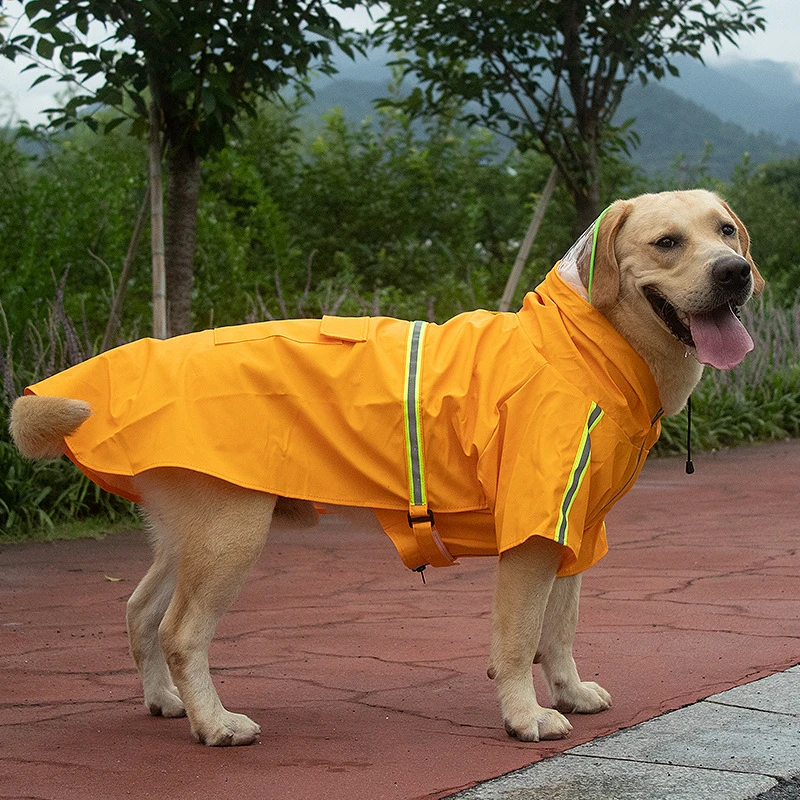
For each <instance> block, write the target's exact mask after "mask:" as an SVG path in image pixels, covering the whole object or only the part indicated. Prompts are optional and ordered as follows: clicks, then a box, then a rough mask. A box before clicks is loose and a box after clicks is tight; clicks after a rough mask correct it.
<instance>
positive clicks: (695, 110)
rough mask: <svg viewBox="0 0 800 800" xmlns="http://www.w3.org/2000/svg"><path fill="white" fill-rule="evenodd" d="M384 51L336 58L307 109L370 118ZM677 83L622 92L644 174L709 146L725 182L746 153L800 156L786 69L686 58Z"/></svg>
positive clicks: (798, 113)
mask: <svg viewBox="0 0 800 800" xmlns="http://www.w3.org/2000/svg"><path fill="white" fill-rule="evenodd" d="M388 60H389V56H388V54H386V53H380V52H378V53H375V54H371V57H370V59H368V60H365V59H363V58H359V59H358V60H356V61H355V62H353V61H350V60H349V59H347V60H344V59H343V60H341V61H340V62H339V64H338V66H339V68H340V72H339V74H338V75H337V76H336V77H334V78H332V79H331V78H324V79H319V80H318V81H315V82H314V84H313V86H314V90H315V95H316V96H315V98H314V99H313V101H312V102H311V104H310V105H309V107H308V109H307V114H308V115H309V117H312V118H314V117H316V118H318V117H319V116H320V115H321V114H322V113H324V112H325V111H327V110H328V109H330V108H334V107H341V108H342V110H343V112H344V114H345V116H346V117H347V118H348V119H350V120H352V121H360V120H362V119H364V117H366V116H368V115H369V114H372V113H374V107H373V101H374V100H375V99H376V98H379V97H385V96H386V95H387V87H388V85H389V82H390V80H391V72H390V69H389V68H388V67H387V65H386V62H387V61H388ZM677 66H678V68H679V70H680V77H678V78H675V77H670V78H669V79H668V80H664V81H661V82H650V83H648V84H647V85H646V86H641V85H640V84H639V83H638V82H636V83H633V84H632V85H631V86H630V87H629V88H628V90H627V92H626V94H625V97H624V99H623V103H622V105H621V107H620V109H619V112H618V114H617V117H616V120H617V122H619V123H621V122H623V121H625V120H626V119H629V118H635V120H636V122H635V123H634V126H633V128H634V130H635V131H636V133H637V134H638V135H639V137H640V140H641V143H640V145H639V147H638V148H637V149H636V150H634V151H633V152H632V160H633V162H634V163H636V164H637V165H639V166H641V167H642V168H643V169H644V170H645V171H647V172H648V173H651V174H652V173H654V172H664V171H666V170H668V169H669V168H670V166H671V165H672V164H673V163H674V162H675V160H676V159H678V158H679V157H681V156H683V157H684V158H685V161H686V163H687V164H688V165H691V166H696V165H697V164H698V163H699V161H700V159H701V157H702V156H703V152H704V150H705V148H706V143H708V144H709V145H710V146H711V155H710V157H709V159H708V163H707V168H708V170H709V172H710V173H711V174H712V175H715V176H717V177H721V178H726V179H727V178H729V177H730V175H731V172H732V170H733V169H734V167H735V166H736V165H737V164H739V163H740V162H741V159H742V156H743V154H744V153H748V154H749V156H750V159H751V161H752V162H754V163H762V162H764V161H767V160H770V159H774V158H783V157H790V156H795V155H798V154H800V82H799V81H798V75H797V72H796V70H795V69H794V68H793V67H792V65H790V64H779V63H777V62H773V61H735V62H730V63H725V64H721V65H717V66H714V67H709V66H704V65H702V64H700V63H699V62H697V61H694V60H692V59H689V58H685V59H681V60H679V61H677Z"/></svg>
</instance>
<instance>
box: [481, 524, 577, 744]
mask: <svg viewBox="0 0 800 800" xmlns="http://www.w3.org/2000/svg"><path fill="white" fill-rule="evenodd" d="M560 551H561V546H560V545H558V544H556V543H555V542H551V541H549V540H548V539H544V538H542V537H540V536H532V537H531V538H530V539H528V541H527V542H525V543H524V544H521V545H519V546H518V547H515V548H513V549H512V550H508V551H507V552H505V553H503V555H502V556H501V558H500V565H499V569H498V576H497V593H496V595H495V604H494V617H493V626H492V649H491V656H490V665H489V677H490V678H494V679H495V680H496V681H497V691H498V695H499V697H500V708H501V710H502V713H503V722H504V724H505V728H506V731H507V732H508V734H509V735H510V736H515V737H516V738H517V739H520V740H522V741H525V742H538V741H539V740H540V739H562V738H563V737H565V736H566V735H567V734H568V733H569V732H570V730H572V726H571V725H570V724H569V722H568V721H567V720H566V718H565V717H563V716H562V715H561V714H559V713H558V711H555V710H554V709H552V708H542V707H541V706H540V705H539V703H538V701H537V699H536V690H535V689H534V688H533V675H532V669H533V660H534V657H535V655H536V652H537V649H538V646H539V638H540V636H541V633H542V625H543V623H544V616H545V610H546V608H547V601H548V598H549V596H550V590H551V588H552V586H553V581H554V580H555V577H556V571H557V570H558V564H559V561H560V559H561V552H560Z"/></svg>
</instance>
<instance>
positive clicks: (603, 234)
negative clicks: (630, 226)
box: [578, 200, 633, 311]
mask: <svg viewBox="0 0 800 800" xmlns="http://www.w3.org/2000/svg"><path fill="white" fill-rule="evenodd" d="M632 209H633V203H631V202H630V201H629V200H617V201H616V202H614V203H612V205H611V206H609V208H608V209H607V210H606V212H605V213H604V214H603V216H602V218H601V220H600V223H599V225H600V229H599V230H598V231H597V246H596V247H595V254H594V275H593V278H592V292H591V302H592V305H593V306H594V307H595V308H596V309H598V310H599V311H603V310H605V309H609V308H613V306H614V305H615V304H616V302H617V297H618V296H619V264H618V263H617V255H616V253H615V252H614V244H615V242H616V240H617V234H618V233H619V231H620V228H621V227H622V224H623V223H624V222H625V220H626V219H627V217H628V214H630V213H631V210H632ZM585 252H586V256H585V257H584V258H583V259H582V260H581V263H579V264H578V271H579V272H580V276H581V280H582V281H583V285H584V286H586V287H587V289H588V287H589V271H590V266H591V250H590V249H589V248H587V250H586V251H585Z"/></svg>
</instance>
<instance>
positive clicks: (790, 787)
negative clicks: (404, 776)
mask: <svg viewBox="0 0 800 800" xmlns="http://www.w3.org/2000/svg"><path fill="white" fill-rule="evenodd" d="M798 774H800V667H793V668H791V669H789V670H787V671H786V672H781V673H777V674H775V675H771V676H769V677H768V678H762V679H761V680H758V681H754V682H753V683H749V684H746V685H744V686H737V687H736V688H734V689H730V690H729V691H727V692H722V693H721V694H716V695H712V696H711V697H709V698H707V699H706V700H704V701H702V702H700V703H695V704H693V705H690V706H686V707H685V708H681V709H678V710H677V711H672V712H670V713H668V714H664V715H663V716H660V717H656V718H655V719H652V720H648V721H647V722H643V723H641V724H639V725H636V726H634V727H632V728H628V729H627V730H623V731H619V732H618V733H614V734H611V735H610V736H605V737H602V738H600V739H596V740H594V741H592V742H588V743H587V744H583V745H580V746H579V747H574V748H572V749H571V750H567V751H565V752H564V753H563V754H561V755H559V756H555V757H554V758H551V759H548V760H546V761H540V762H538V763H536V764H533V765H531V766H530V767H526V768H525V769H521V770H518V771H516V772H513V773H510V774H508V775H504V776H501V777H499V778H495V779H494V780H491V781H486V782H485V783H482V784H479V785H478V786H476V787H474V788H472V789H468V790H467V791H464V792H459V793H458V794H455V795H451V797H452V798H458V800H534V799H535V798H541V797H547V798H548V800H609V798H614V800H653V798H669V800H707V799H708V798H725V800H750V799H751V798H756V797H759V798H760V800H778V798H794V797H800V784H798V783H797V782H795V781H792V780H791V779H792V778H793V777H794V776H796V775H798ZM764 793H766V794H764Z"/></svg>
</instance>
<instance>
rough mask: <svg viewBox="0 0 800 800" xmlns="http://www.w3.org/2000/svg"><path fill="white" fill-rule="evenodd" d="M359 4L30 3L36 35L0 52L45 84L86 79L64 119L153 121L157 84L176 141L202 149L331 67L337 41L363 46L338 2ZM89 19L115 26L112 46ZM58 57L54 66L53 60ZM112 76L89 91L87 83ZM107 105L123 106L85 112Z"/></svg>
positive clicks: (58, 113)
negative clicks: (98, 113) (341, 16)
mask: <svg viewBox="0 0 800 800" xmlns="http://www.w3.org/2000/svg"><path fill="white" fill-rule="evenodd" d="M356 4H357V0H338V2H336V3H326V4H322V3H318V2H315V1H314V0H311V1H310V2H309V1H306V2H303V0H288V1H286V2H281V3H277V4H276V3H250V2H244V1H243V0H182V1H181V2H180V3H175V2H172V1H171V0H28V2H25V3H23V5H24V9H25V14H26V16H27V18H28V20H29V21H30V27H31V29H32V30H33V33H20V34H14V33H13V31H12V32H11V33H9V34H6V35H4V34H0V46H2V47H1V48H0V52H2V54H3V55H5V56H6V57H8V58H11V59H17V58H20V57H21V58H22V59H23V60H28V61H29V62H30V63H29V65H28V66H27V67H25V69H33V70H34V71H36V72H38V77H37V78H36V81H35V83H38V82H40V81H42V80H47V79H48V78H49V77H58V78H59V80H60V81H63V82H67V83H69V84H71V85H73V86H76V87H79V90H80V93H77V94H73V95H72V96H71V97H69V98H68V99H67V100H66V102H65V103H64V105H63V107H61V108H59V109H53V113H54V118H53V124H54V125H56V126H60V125H66V126H67V127H70V126H73V125H75V124H77V123H78V121H80V120H84V121H86V122H87V123H88V124H89V125H90V126H92V127H94V128H97V127H99V125H100V124H101V123H102V126H103V128H104V130H106V131H110V130H113V128H115V127H116V126H117V125H119V124H120V123H121V122H123V121H125V120H126V119H133V120H134V122H135V130H137V131H140V132H141V131H144V130H146V129H147V118H148V96H147V93H148V91H149V92H150V93H151V94H152V95H154V99H155V100H156V102H157V104H158V106H159V108H160V109H161V111H162V113H163V116H164V120H163V121H164V126H165V130H166V132H167V140H168V141H169V142H170V144H171V145H173V146H175V147H179V148H180V147H186V146H187V143H188V142H190V143H191V144H190V147H191V149H192V150H193V151H194V152H196V153H197V154H199V155H205V154H206V153H208V152H209V151H210V150H211V149H214V148H216V149H220V148H221V147H223V146H224V143H225V136H226V133H227V131H228V129H229V127H230V126H231V125H232V124H234V122H235V120H236V118H237V116H238V115H240V114H241V113H243V112H244V113H250V114H255V107H254V105H253V102H254V100H255V99H256V98H257V97H260V96H261V97H270V98H272V97H274V96H275V94H276V93H277V92H278V91H279V90H280V89H281V88H283V87H284V86H286V85H287V84H288V83H290V82H292V81H298V80H299V79H302V78H303V77H304V76H305V75H306V74H307V73H308V71H309V69H311V68H312V67H313V68H316V69H318V70H319V71H321V72H330V71H331V70H332V67H331V60H330V57H331V44H332V43H333V42H336V43H338V44H339V46H340V47H342V48H344V49H345V50H346V51H350V50H351V48H352V44H351V43H350V41H349V40H348V38H347V36H346V35H345V32H344V30H343V28H342V26H341V24H340V23H339V21H338V20H337V19H336V17H335V16H333V15H332V14H331V13H330V6H332V5H338V6H339V7H341V8H352V7H353V6H354V5H356ZM90 22H95V23H98V24H100V25H102V26H104V28H105V31H106V33H107V38H104V39H103V40H102V41H101V42H99V43H98V42H97V41H96V37H95V36H90V34H89V24H90ZM51 62H52V63H51ZM97 76H101V77H102V79H103V82H102V83H101V85H100V86H99V88H97V89H96V90H94V91H87V89H86V85H87V83H86V82H87V81H89V80H90V79H95V78H96V77H97ZM98 104H100V105H102V106H104V107H111V108H115V109H117V110H118V112H120V113H118V114H115V115H112V116H110V117H108V118H106V119H105V120H97V119H96V118H95V117H93V116H90V117H88V118H87V117H86V116H85V112H86V110H87V109H88V110H89V111H90V112H93V111H94V110H95V108H96V106H97V105H98Z"/></svg>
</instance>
